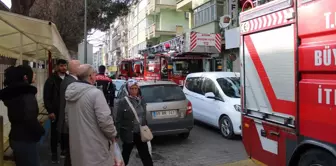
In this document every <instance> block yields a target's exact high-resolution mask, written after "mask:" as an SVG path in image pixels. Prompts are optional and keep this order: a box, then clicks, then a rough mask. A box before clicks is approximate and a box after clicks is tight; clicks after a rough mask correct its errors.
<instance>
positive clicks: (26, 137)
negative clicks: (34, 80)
mask: <svg viewBox="0 0 336 166" xmlns="http://www.w3.org/2000/svg"><path fill="white" fill-rule="evenodd" d="M36 93H37V89H36V87H34V86H31V85H29V84H28V83H20V84H15V85H10V86H8V87H6V88H4V89H2V90H1V91H0V99H1V100H2V101H3V102H4V104H5V106H6V107H7V110H8V119H9V121H10V122H11V130H10V133H9V139H11V140H15V141H25V142H38V141H39V140H40V139H41V136H42V135H43V134H44V132H45V131H44V128H43V126H42V125H41V124H40V122H39V121H38V120H37V116H38V113H39V108H38V104H37V100H36V97H35V95H36Z"/></svg>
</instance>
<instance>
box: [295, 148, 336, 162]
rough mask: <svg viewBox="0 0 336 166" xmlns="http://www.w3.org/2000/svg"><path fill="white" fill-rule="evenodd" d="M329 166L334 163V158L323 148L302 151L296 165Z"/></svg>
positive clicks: (335, 160)
mask: <svg viewBox="0 0 336 166" xmlns="http://www.w3.org/2000/svg"><path fill="white" fill-rule="evenodd" d="M315 165H316V166H329V165H336V158H335V157H334V156H333V155H331V154H330V153H328V152H326V151H325V150H321V149H311V150H308V151H307V152H306V153H304V154H303V155H302V156H301V157H300V160H299V164H298V166H315Z"/></svg>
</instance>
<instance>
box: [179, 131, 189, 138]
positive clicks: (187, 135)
mask: <svg viewBox="0 0 336 166" xmlns="http://www.w3.org/2000/svg"><path fill="white" fill-rule="evenodd" d="M189 135H190V132H187V133H182V134H179V135H178V136H179V137H180V138H182V139H187V138H188V137H189Z"/></svg>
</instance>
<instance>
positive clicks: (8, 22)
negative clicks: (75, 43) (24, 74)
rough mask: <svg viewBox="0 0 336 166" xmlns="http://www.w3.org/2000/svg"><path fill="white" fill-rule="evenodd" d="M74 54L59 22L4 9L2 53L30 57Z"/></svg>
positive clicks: (0, 15) (0, 22) (0, 21)
mask: <svg viewBox="0 0 336 166" xmlns="http://www.w3.org/2000/svg"><path fill="white" fill-rule="evenodd" d="M49 51H50V52H51V55H52V57H53V58H62V59H66V60H69V59H70V55H69V52H68V49H67V48H66V46H65V44H64V42H63V40H62V38H61V36H60V34H59V32H58V30H57V27H56V25H55V24H53V23H52V22H49V21H43V20H38V19H34V18H31V17H26V16H22V15H19V14H14V13H10V12H5V11H1V10H0V56H6V57H11V58H16V59H19V60H20V62H21V63H22V60H28V61H37V60H47V59H48V52H49Z"/></svg>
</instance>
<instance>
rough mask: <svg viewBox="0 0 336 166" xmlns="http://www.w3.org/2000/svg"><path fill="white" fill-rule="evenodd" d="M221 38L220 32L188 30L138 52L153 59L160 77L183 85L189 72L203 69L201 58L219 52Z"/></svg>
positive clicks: (206, 57) (207, 57)
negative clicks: (208, 32)
mask: <svg viewBox="0 0 336 166" xmlns="http://www.w3.org/2000/svg"><path fill="white" fill-rule="evenodd" d="M221 40H222V39H221V35H220V34H204V33H197V32H190V33H185V34H183V35H181V36H177V37H175V38H173V39H171V40H168V41H165V42H162V43H160V44H158V45H155V46H152V47H149V48H147V49H144V50H140V54H142V55H143V56H144V57H145V59H155V61H156V62H157V63H158V64H159V69H160V70H159V76H160V79H164V80H171V81H174V82H175V83H177V84H179V85H181V86H183V85H184V80H185V78H186V76H187V75H188V74H189V73H193V72H202V71H203V70H204V68H203V60H205V59H209V58H210V55H211V54H218V53H220V52H221ZM145 71H146V70H145Z"/></svg>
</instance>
